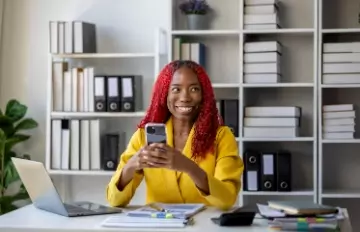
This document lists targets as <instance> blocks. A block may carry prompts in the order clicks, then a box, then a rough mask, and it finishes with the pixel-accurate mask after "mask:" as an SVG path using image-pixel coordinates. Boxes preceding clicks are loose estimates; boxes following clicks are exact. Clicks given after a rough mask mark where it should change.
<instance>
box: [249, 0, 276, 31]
mask: <svg viewBox="0 0 360 232" xmlns="http://www.w3.org/2000/svg"><path fill="white" fill-rule="evenodd" d="M278 11H279V6H278V0H245V6H244V29H277V28H281V23H280V19H279V16H278Z"/></svg>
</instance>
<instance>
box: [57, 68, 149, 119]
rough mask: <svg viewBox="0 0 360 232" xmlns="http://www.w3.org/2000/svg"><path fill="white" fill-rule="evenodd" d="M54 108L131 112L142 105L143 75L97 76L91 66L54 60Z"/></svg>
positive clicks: (61, 110)
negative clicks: (71, 64)
mask: <svg viewBox="0 0 360 232" xmlns="http://www.w3.org/2000/svg"><path fill="white" fill-rule="evenodd" d="M52 78H53V85H52V88H53V91H52V93H53V103H52V104H53V106H52V109H53V111H60V112H134V111H140V110H142V108H143V95H142V92H143V91H142V89H143V86H142V77H141V76H137V75H97V74H94V67H70V65H69V64H68V63H67V62H63V61H58V62H53V77H52Z"/></svg>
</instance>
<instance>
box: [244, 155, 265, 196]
mask: <svg viewBox="0 0 360 232" xmlns="http://www.w3.org/2000/svg"><path fill="white" fill-rule="evenodd" d="M260 162H261V160H260V153H258V152H256V151H246V152H245V154H244V169H245V170H244V181H243V182H244V190H245V191H259V190H260V186H259V176H260V169H261V163H260Z"/></svg>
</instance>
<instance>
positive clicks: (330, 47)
mask: <svg viewBox="0 0 360 232" xmlns="http://www.w3.org/2000/svg"><path fill="white" fill-rule="evenodd" d="M359 64H360V41H356V42H328V43H324V44H323V76H322V83H323V84H359V83H360V65H359Z"/></svg>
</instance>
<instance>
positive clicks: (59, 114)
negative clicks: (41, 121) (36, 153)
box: [51, 112, 145, 118]
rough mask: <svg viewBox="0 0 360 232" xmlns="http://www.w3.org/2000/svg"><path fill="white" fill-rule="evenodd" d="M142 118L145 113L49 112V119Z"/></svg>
mask: <svg viewBox="0 0 360 232" xmlns="http://www.w3.org/2000/svg"><path fill="white" fill-rule="evenodd" d="M143 116H145V112H129V113H127V112H114V113H112V112H51V118H120V117H143Z"/></svg>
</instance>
